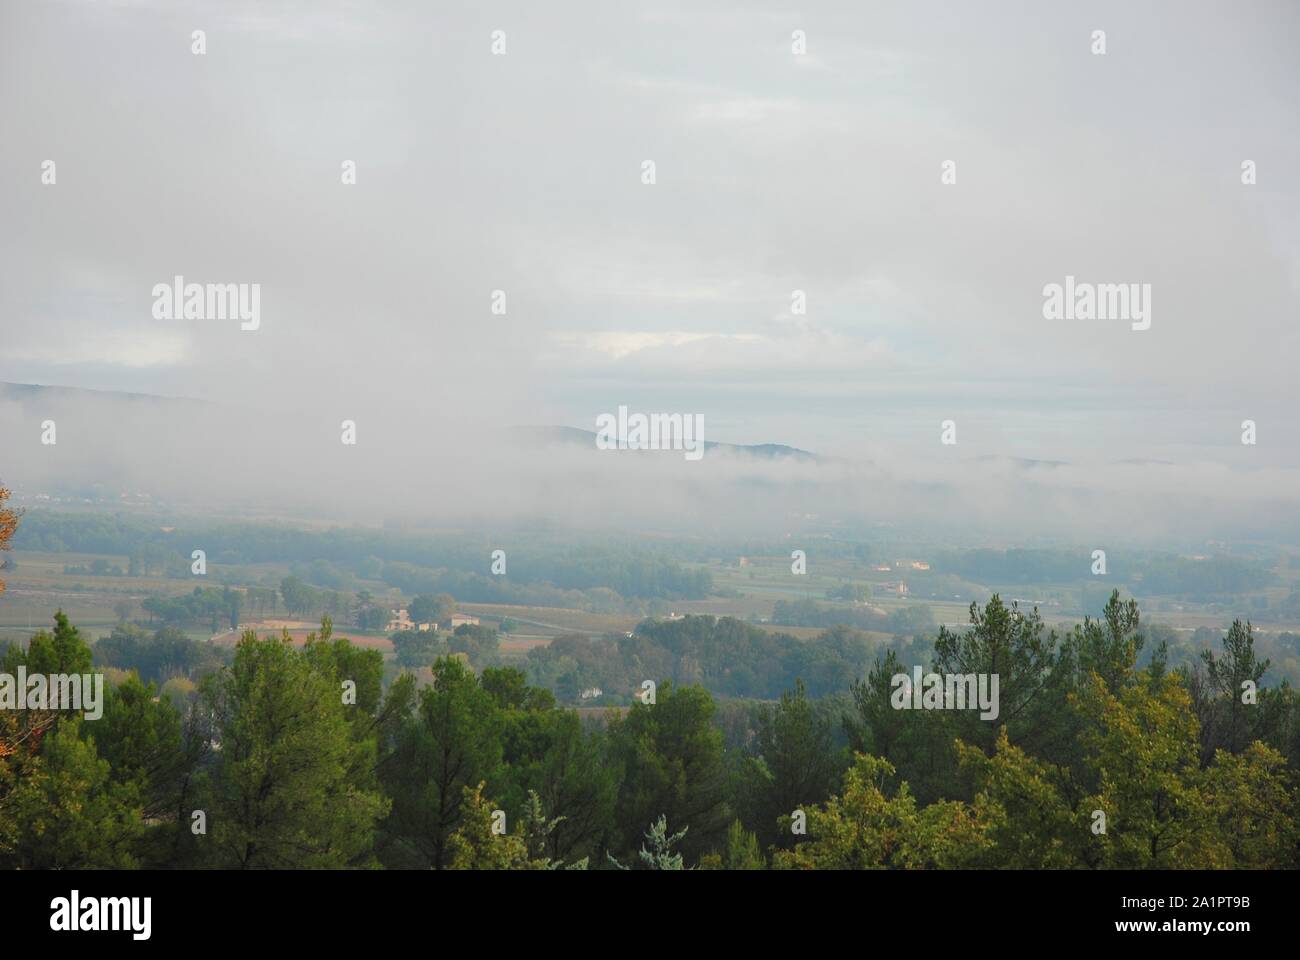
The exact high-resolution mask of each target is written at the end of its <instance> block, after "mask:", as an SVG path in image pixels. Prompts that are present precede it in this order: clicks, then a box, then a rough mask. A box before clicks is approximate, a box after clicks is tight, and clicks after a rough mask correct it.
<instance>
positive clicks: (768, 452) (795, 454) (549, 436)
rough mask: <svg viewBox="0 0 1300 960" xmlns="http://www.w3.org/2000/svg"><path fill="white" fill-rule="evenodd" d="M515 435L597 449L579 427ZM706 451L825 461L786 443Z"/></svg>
mask: <svg viewBox="0 0 1300 960" xmlns="http://www.w3.org/2000/svg"><path fill="white" fill-rule="evenodd" d="M512 433H514V435H515V436H516V437H518V438H519V439H522V440H531V441H533V442H535V443H539V444H566V445H569V446H582V447H587V448H590V449H594V448H595V446H596V432H595V431H594V430H583V429H581V428H580V427H563V426H533V427H516V428H514V430H513V431H512ZM704 449H705V450H717V451H719V452H723V453H732V454H738V455H741V456H747V457H757V458H759V459H763V460H797V461H800V462H807V463H815V462H818V461H820V460H821V459H822V458H821V457H820V456H818V455H817V454H815V453H810V452H809V451H807V450H800V449H799V448H798V447H791V446H788V445H786V444H784V443H719V442H717V441H716V440H705V441H704Z"/></svg>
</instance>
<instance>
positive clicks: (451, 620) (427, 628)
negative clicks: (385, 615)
mask: <svg viewBox="0 0 1300 960" xmlns="http://www.w3.org/2000/svg"><path fill="white" fill-rule="evenodd" d="M389 613H391V614H392V618H391V619H390V620H389V621H388V626H386V627H385V628H384V629H385V630H387V631H388V632H389V633H396V632H397V631H399V630H418V631H419V632H420V633H439V632H441V631H444V630H445V631H447V632H449V633H450V632H451V631H454V630H455V629H456V628H457V627H459V626H461V625H462V624H466V623H469V624H473V625H474V626H478V617H471V616H470V615H469V614H467V613H453V614H452V615H451V616H450V617H448V618H447V620H446V622H445V623H442V624H438V623H435V622H434V621H432V620H430V621H428V622H426V623H416V622H415V621H414V620H412V619H411V614H410V611H409V610H407V609H406V608H405V607H402V608H401V609H400V610H390V611H389Z"/></svg>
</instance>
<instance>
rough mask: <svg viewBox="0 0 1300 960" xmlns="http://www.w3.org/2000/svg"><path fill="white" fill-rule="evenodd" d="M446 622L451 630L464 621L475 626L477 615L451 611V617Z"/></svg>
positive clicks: (476, 624)
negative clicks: (472, 615)
mask: <svg viewBox="0 0 1300 960" xmlns="http://www.w3.org/2000/svg"><path fill="white" fill-rule="evenodd" d="M447 622H448V624H449V629H451V630H455V629H456V628H457V627H459V626H462V625H463V624H466V623H468V624H470V625H472V626H475V627H477V626H478V617H471V616H470V615H469V614H468V613H453V614H452V615H451V619H450V620H448V621H447Z"/></svg>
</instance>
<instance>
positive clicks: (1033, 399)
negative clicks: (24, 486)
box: [0, 0, 1300, 488]
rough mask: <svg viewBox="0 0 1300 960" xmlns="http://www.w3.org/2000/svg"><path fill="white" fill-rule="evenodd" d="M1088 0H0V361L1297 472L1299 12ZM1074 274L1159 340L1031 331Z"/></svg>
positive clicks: (51, 372)
mask: <svg viewBox="0 0 1300 960" xmlns="http://www.w3.org/2000/svg"><path fill="white" fill-rule="evenodd" d="M1072 6H1074V7H1076V8H1077V9H1073V10H1065V9H1062V7H1064V5H1058V4H1043V3H1041V2H1031V0H1026V2H1023V3H988V2H979V3H976V2H951V3H942V4H938V3H914V2H906V3H904V2H896V3H862V2H846V3H807V4H785V3H755V2H740V0H734V2H720V3H715V2H708V0H684V2H681V3H673V2H663V0H654V2H627V3H624V2H617V3H615V2H609V0H604V2H591V3H559V2H557V3H546V4H542V3H537V2H520V3H492V2H466V3H445V2H439V3H427V2H414V3H384V2H374V3H371V2H364V3H338V2H319V0H313V2H303V3H264V2H256V3H253V2H248V3H245V2H235V0H221V2H192V3H186V2H177V0H166V2H164V0H157V2H131V0H121V2H95V3H91V2H80V3H78V2H48V3H17V2H12V0H0V131H2V132H3V135H2V137H0V380H6V381H17V382H28V383H31V382H35V383H48V384H61V385H69V386H80V387H91V388H98V389H111V390H128V391H140V392H148V393H159V394H165V395H172V396H185V397H197V398H203V399H207V400H214V401H222V402H227V403H238V404H241V405H244V406H252V407H257V408H270V409H276V410H283V411H297V412H303V413H306V414H308V415H313V414H317V413H318V414H319V415H320V416H321V417H322V418H325V419H328V420H329V421H330V422H331V423H336V422H337V421H338V420H339V419H340V418H341V417H346V416H354V415H357V414H358V413H361V414H363V415H365V416H369V417H372V418H375V417H381V418H382V417H387V418H389V420H390V422H400V423H401V424H403V427H402V429H406V430H409V431H412V432H416V431H419V430H422V429H424V428H426V427H427V426H428V425H431V424H437V425H442V424H445V423H446V422H447V421H449V420H450V421H454V422H455V423H457V424H458V425H460V426H464V425H466V424H467V423H470V422H472V423H474V424H475V429H481V428H490V427H496V426H500V425H506V424H519V423H562V424H569V425H574V426H581V427H586V428H588V429H590V428H591V427H592V426H593V424H594V420H595V417H596V415H597V414H599V413H601V412H605V411H612V410H614V409H616V407H617V405H618V404H620V403H626V404H628V405H630V406H631V407H632V408H634V409H641V410H647V411H649V410H661V411H675V412H683V413H701V414H703V415H704V416H705V420H706V437H707V438H708V439H711V440H721V441H730V442H741V443H748V442H766V441H770V442H784V443H789V444H793V445H795V446H799V447H803V448H806V449H813V450H817V451H819V452H823V453H827V454H832V455H835V456H840V457H847V458H852V459H856V458H860V459H864V460H867V459H870V460H874V461H876V462H881V461H888V460H891V459H893V458H908V459H909V460H911V461H916V462H922V463H925V462H930V463H937V462H940V458H942V457H943V456H945V455H946V452H945V451H944V449H943V448H941V446H940V444H939V421H940V420H942V419H953V420H955V421H956V422H957V424H958V438H959V450H960V452H961V455H962V456H964V457H970V458H973V457H981V456H996V457H1001V456H1015V457H1028V458H1040V459H1058V460H1069V461H1071V462H1073V463H1085V462H1107V461H1114V460H1122V459H1127V458H1151V459H1158V460H1169V461H1173V462H1175V463H1179V464H1185V465H1188V466H1189V468H1191V467H1193V466H1194V467H1195V469H1197V470H1200V471H1201V474H1199V475H1200V476H1202V477H1204V476H1206V473H1205V471H1207V470H1208V471H1213V470H1225V471H1241V472H1249V473H1252V474H1253V475H1254V476H1255V477H1256V479H1257V480H1258V481H1259V482H1261V483H1268V484H1271V485H1272V486H1275V487H1278V488H1284V487H1286V486H1287V485H1288V484H1289V483H1290V482H1291V480H1292V475H1291V474H1290V472H1289V471H1290V470H1292V469H1297V468H1300V426H1297V424H1296V422H1295V421H1296V417H1297V404H1296V398H1297V387H1296V375H1295V364H1296V357H1297V356H1300V349H1297V348H1300V190H1297V186H1296V177H1297V175H1298V174H1300V125H1298V124H1297V122H1296V118H1297V117H1300V55H1298V54H1297V50H1300V6H1298V5H1297V4H1295V3H1294V2H1277V3H1268V2H1259V3H1251V4H1249V5H1248V6H1247V5H1242V4H1238V3H1195V2H1167V3H1128V2H1125V3H1113V4H1106V3H1100V4H1099V3H1089V4H1086V5H1084V4H1077V5H1072ZM198 29H202V30H204V31H206V44H207V52H206V54H205V55H203V56H196V55H194V54H193V53H192V52H191V44H192V39H191V34H192V32H193V31H194V30H198ZM494 30H502V31H504V32H505V35H506V51H507V52H506V54H505V55H504V56H494V55H492V52H491V42H492V40H491V34H492V31H494ZM795 30H802V31H805V33H806V37H807V53H806V55H804V56H796V55H794V54H793V53H792V50H791V34H792V32H793V31H795ZM1094 30H1104V31H1105V34H1106V50H1107V52H1106V53H1105V55H1101V56H1099V55H1095V54H1094V53H1093V52H1092V49H1091V48H1092V46H1093V42H1094V41H1093V39H1092V33H1093V31H1094ZM49 159H52V160H54V161H55V162H56V164H57V183H56V185H53V186H47V185H43V184H42V183H41V164H42V162H43V161H45V160H49ZM345 160H353V161H355V163H356V167H357V182H356V184H355V185H343V184H342V183H341V182H340V181H341V177H340V170H341V164H342V162H343V161H345ZM645 160H653V161H654V163H655V164H656V174H657V182H656V183H655V184H654V185H653V186H647V185H644V184H643V183H642V182H641V180H642V178H641V171H642V166H641V165H642V162H643V161H645ZM945 160H952V161H954V162H955V164H956V173H957V182H956V183H955V184H953V185H945V184H943V183H941V180H940V173H941V164H942V163H943V162H944V161H945ZM1245 160H1251V161H1253V162H1254V163H1255V164H1256V168H1257V179H1258V182H1257V183H1256V184H1255V185H1252V186H1246V185H1243V184H1242V182H1241V165H1242V162H1243V161H1245ZM176 274H182V275H183V276H184V277H185V278H186V280H188V281H194V282H200V283H207V282H223V283H225V282H235V283H242V282H258V283H260V284H261V289H262V301H261V329H259V330H257V331H255V332H245V331H241V330H240V329H239V325H238V323H237V322H230V321H219V320H202V321H198V320H188V321H187V320H156V319H154V317H153V316H152V313H151V306H152V302H153V298H152V294H151V289H152V287H153V285H154V284H156V283H159V282H169V281H170V280H171V278H172V277H173V276H174V275H176ZM1067 274H1068V275H1073V276H1075V277H1077V278H1078V279H1079V280H1080V281H1090V282H1097V283H1148V284H1150V285H1151V288H1152V317H1151V319H1152V323H1151V328H1150V329H1149V330H1146V331H1133V330H1131V329H1130V324H1129V323H1128V322H1127V321H1124V320H1045V319H1044V317H1043V310H1042V305H1043V293H1042V291H1043V287H1044V285H1045V284H1049V283H1061V282H1063V281H1064V278H1065V277H1066V275H1067ZM494 289H502V290H504V291H506V294H507V305H508V307H507V309H508V313H507V315H506V316H504V317H501V316H493V315H492V314H491V312H490V310H489V305H490V295H491V291H492V290H494ZM795 289H802V290H804V291H806V293H807V304H808V310H807V314H806V315H804V316H795V315H792V313H791V291H792V290H795ZM1247 418H1251V419H1254V420H1256V421H1257V423H1258V425H1259V426H1258V432H1259V442H1258V445H1257V446H1255V447H1245V446H1243V445H1242V444H1241V443H1240V432H1241V431H1240V424H1241V421H1242V420H1243V419H1247ZM4 466H5V465H4V464H0V467H4ZM10 472H12V470H11V471H10ZM1216 482H1217V481H1216Z"/></svg>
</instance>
